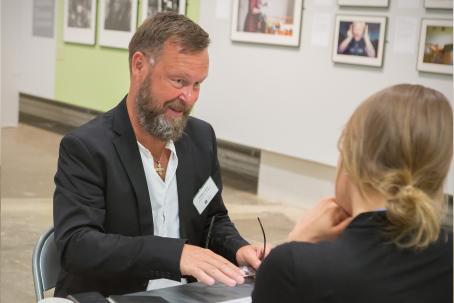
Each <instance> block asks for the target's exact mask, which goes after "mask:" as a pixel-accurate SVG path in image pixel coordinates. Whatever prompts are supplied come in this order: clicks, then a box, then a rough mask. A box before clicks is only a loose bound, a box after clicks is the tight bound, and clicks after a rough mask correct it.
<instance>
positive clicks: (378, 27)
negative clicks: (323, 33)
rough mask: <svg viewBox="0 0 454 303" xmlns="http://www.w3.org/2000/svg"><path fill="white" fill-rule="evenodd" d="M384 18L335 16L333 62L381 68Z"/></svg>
mask: <svg viewBox="0 0 454 303" xmlns="http://www.w3.org/2000/svg"><path fill="white" fill-rule="evenodd" d="M385 32H386V17H370V16H337V17H336V27H335V31H334V42H333V61H334V62H341V63H351V64H360V65H370V66H381V65H382V62H383V47H384V41H385Z"/></svg>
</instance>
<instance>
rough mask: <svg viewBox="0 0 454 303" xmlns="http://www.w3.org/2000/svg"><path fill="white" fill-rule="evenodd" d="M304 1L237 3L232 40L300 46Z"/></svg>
mask: <svg viewBox="0 0 454 303" xmlns="http://www.w3.org/2000/svg"><path fill="white" fill-rule="evenodd" d="M302 6H303V0H234V1H233V14H232V29H231V39H232V40H233V41H243V42H251V43H262V44H276V45H286V46H299V41H300V32H301V15H302Z"/></svg>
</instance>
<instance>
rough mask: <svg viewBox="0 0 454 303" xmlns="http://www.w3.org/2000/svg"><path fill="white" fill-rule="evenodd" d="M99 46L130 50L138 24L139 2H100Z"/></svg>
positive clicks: (103, 0) (108, 0)
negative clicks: (130, 42)
mask: <svg viewBox="0 0 454 303" xmlns="http://www.w3.org/2000/svg"><path fill="white" fill-rule="evenodd" d="M99 9H100V10H101V14H100V20H99V24H100V29H99V44H100V45H102V46H110V47H116V48H128V44H129V40H131V38H132V36H133V34H134V32H135V30H136V24H137V0H100V2H99Z"/></svg>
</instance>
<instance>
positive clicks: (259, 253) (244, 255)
mask: <svg viewBox="0 0 454 303" xmlns="http://www.w3.org/2000/svg"><path fill="white" fill-rule="evenodd" d="M271 248H273V247H272V246H271V245H266V248H265V252H264V251H263V244H262V245H260V244H252V245H246V246H243V247H241V248H240V249H238V250H237V252H236V262H237V263H238V264H239V265H249V266H252V267H253V268H254V269H257V268H259V266H260V264H261V263H262V260H263V259H264V258H265V257H266V256H267V255H268V254H269V253H270V250H271Z"/></svg>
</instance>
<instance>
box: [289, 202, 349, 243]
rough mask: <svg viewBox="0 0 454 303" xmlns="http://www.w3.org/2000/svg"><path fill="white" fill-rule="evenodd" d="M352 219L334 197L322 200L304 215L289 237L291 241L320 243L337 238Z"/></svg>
mask: <svg viewBox="0 0 454 303" xmlns="http://www.w3.org/2000/svg"><path fill="white" fill-rule="evenodd" d="M352 219H353V218H352V217H351V216H350V214H348V213H347V212H346V211H345V210H344V209H343V208H342V207H340V206H339V204H337V203H336V199H335V198H334V197H329V198H324V199H322V200H320V201H319V202H318V203H317V204H316V205H315V206H314V208H312V209H311V210H309V211H307V212H306V213H304V214H303V216H302V217H301V219H300V220H299V221H298V222H297V223H296V225H295V227H294V228H293V230H292V231H291V232H290V233H289V235H288V240H289V241H304V242H312V243H315V242H319V241H322V240H330V239H334V238H336V237H337V236H338V235H339V234H340V233H341V232H342V231H343V230H344V229H345V228H346V227H347V226H348V224H350V222H351V221H352Z"/></svg>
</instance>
